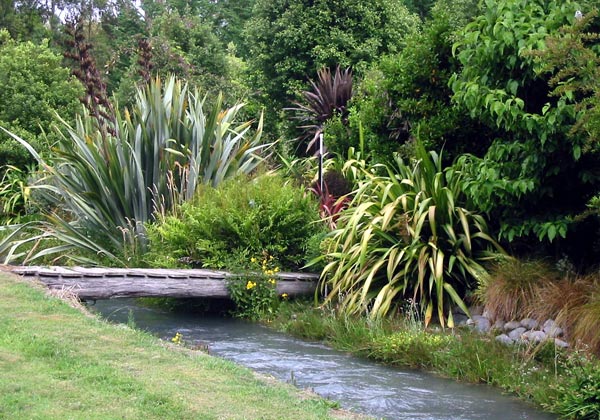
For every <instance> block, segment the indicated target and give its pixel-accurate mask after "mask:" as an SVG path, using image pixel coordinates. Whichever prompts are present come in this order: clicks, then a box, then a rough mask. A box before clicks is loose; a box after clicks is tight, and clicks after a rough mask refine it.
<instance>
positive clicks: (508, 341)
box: [496, 334, 513, 344]
mask: <svg viewBox="0 0 600 420" xmlns="http://www.w3.org/2000/svg"><path fill="white" fill-rule="evenodd" d="M496 340H498V341H499V342H501V343H502V344H512V343H513V339H512V338H510V337H509V336H508V335H506V334H500V335H498V336H496Z"/></svg>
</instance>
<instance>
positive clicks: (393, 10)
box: [245, 0, 420, 109]
mask: <svg viewBox="0 0 600 420" xmlns="http://www.w3.org/2000/svg"><path fill="white" fill-rule="evenodd" d="M419 23H420V19H419V18H418V16H416V15H414V14H411V13H410V12H409V11H408V10H407V9H406V7H405V6H404V5H403V2H402V1H400V0H374V1H370V2H364V1H360V0H341V1H335V2H332V1H324V0H319V1H312V0H310V1H309V0H302V1H296V2H288V1H284V0H275V1H273V0H257V1H256V5H255V7H254V12H253V16H252V18H251V19H250V21H249V22H248V24H247V27H246V32H245V35H246V38H245V39H246V41H245V42H246V47H247V48H248V51H249V55H248V63H249V67H250V71H251V72H252V77H253V78H254V79H255V80H254V83H255V87H256V89H258V90H259V91H260V92H261V93H262V94H263V95H264V96H265V97H266V98H268V100H267V102H269V105H270V106H272V107H273V108H275V109H279V108H281V107H283V106H286V105H288V104H289V102H290V101H291V100H292V99H295V97H294V95H295V94H296V93H297V92H299V91H301V90H302V89H303V88H304V87H305V86H306V83H307V81H308V79H309V78H310V77H312V76H313V75H314V74H315V73H316V72H317V70H318V69H319V68H322V67H335V66H336V65H340V66H341V67H353V68H354V70H355V71H356V70H360V69H364V67H366V65H367V63H370V62H372V61H374V60H375V59H376V58H377V57H379V56H380V55H381V54H383V53H387V52H397V51H399V50H401V49H402V48H403V46H404V38H405V36H406V35H407V34H409V33H412V32H414V31H416V30H418V26H419Z"/></svg>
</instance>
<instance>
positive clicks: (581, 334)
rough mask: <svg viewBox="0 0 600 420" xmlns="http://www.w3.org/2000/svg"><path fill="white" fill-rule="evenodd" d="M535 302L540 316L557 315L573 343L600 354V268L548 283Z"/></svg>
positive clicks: (535, 307)
mask: <svg viewBox="0 0 600 420" xmlns="http://www.w3.org/2000/svg"><path fill="white" fill-rule="evenodd" d="M533 302H535V303H534V305H533V306H532V312H533V314H534V316H535V317H536V318H537V319H540V320H543V319H549V318H552V319H555V320H556V322H557V323H558V325H560V326H561V327H562V328H563V329H564V330H565V333H566V335H567V338H568V339H569V341H570V342H571V343H572V344H573V345H575V346H578V347H584V348H586V349H587V350H588V351H590V352H592V353H594V354H596V355H600V326H599V325H598V324H599V323H600V272H596V273H592V274H588V275H586V276H581V277H577V278H574V279H569V278H567V279H562V280H561V281H559V282H557V283H553V284H547V285H545V286H544V287H541V288H540V289H539V290H538V291H537V296H536V298H535V299H534V300H533Z"/></svg>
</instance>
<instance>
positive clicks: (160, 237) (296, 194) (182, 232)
mask: <svg viewBox="0 0 600 420" xmlns="http://www.w3.org/2000/svg"><path fill="white" fill-rule="evenodd" d="M318 220H319V218H318V212H317V204H316V202H315V200H314V199H313V197H312V195H310V194H308V193H306V192H305V191H304V190H303V189H302V188H299V187H294V186H293V185H291V184H290V183H288V182H286V180H285V179H284V178H283V177H282V176H280V175H277V174H271V173H270V174H263V175H260V176H258V177H256V178H253V179H251V178H248V177H238V178H235V179H233V180H230V181H228V182H225V183H223V184H222V185H220V186H218V187H216V188H213V187H209V186H203V187H202V188H200V189H199V191H198V194H197V196H196V197H195V199H194V200H193V201H191V202H189V203H184V204H183V205H181V206H180V207H178V209H177V211H176V214H174V215H170V216H166V217H164V218H163V219H162V220H161V221H160V222H157V223H156V224H153V225H149V226H148V235H149V239H150V253H149V255H148V257H147V261H148V262H149V263H150V264H151V265H153V266H157V265H167V266H173V265H178V264H181V261H188V262H190V263H192V264H193V265H197V266H202V267H210V268H228V269H232V268H235V267H239V268H250V267H249V262H250V259H251V258H252V257H254V256H259V255H263V253H266V254H268V255H270V256H273V258H274V259H275V262H276V263H277V264H279V265H280V266H281V267H282V268H285V269H298V268H300V267H302V266H303V265H304V263H305V252H306V247H307V243H308V242H309V240H310V238H311V237H312V236H313V235H318V234H319V232H321V230H322V229H323V225H322V224H321V223H320V222H318Z"/></svg>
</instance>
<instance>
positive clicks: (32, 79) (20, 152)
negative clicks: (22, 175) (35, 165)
mask: <svg viewBox="0 0 600 420" xmlns="http://www.w3.org/2000/svg"><path fill="white" fill-rule="evenodd" d="M0 91H1V92H2V95H0V126H3V127H5V128H7V129H9V130H11V131H14V132H16V133H18V134H19V135H20V136H21V137H24V138H27V139H29V140H30V141H31V142H32V143H33V144H36V145H37V146H38V147H39V148H40V150H41V151H43V152H45V151H46V149H47V148H48V147H49V145H50V144H51V143H52V141H53V140H54V138H53V137H52V135H50V137H49V138H46V137H45V136H44V133H45V132H50V131H51V127H50V126H51V124H52V123H53V122H56V121H58V120H57V118H56V113H58V114H60V115H61V116H63V117H64V118H66V119H67V120H68V121H73V120H74V117H75V114H76V113H77V111H79V110H80V106H79V100H78V97H79V96H80V95H81V93H82V88H81V85H79V83H78V82H77V81H75V80H74V79H71V78H70V77H69V70H68V69H67V68H65V67H63V66H62V64H61V57H60V55H58V54H56V53H54V52H52V50H51V49H50V48H49V47H48V42H47V41H43V42H41V43H39V44H36V43H33V42H30V41H28V42H22V43H20V42H17V41H15V40H13V39H11V38H10V36H9V35H8V32H7V31H6V30H5V29H0ZM32 162H33V159H32V158H31V157H30V156H29V155H28V153H27V151H26V150H25V149H23V148H22V147H20V146H19V145H18V143H17V142H15V141H14V140H13V139H12V138H10V136H8V135H6V134H5V133H0V167H2V166H3V165H14V166H17V167H18V168H20V169H25V168H26V166H27V164H28V163H32ZM1 173H2V169H0V175H1Z"/></svg>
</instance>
